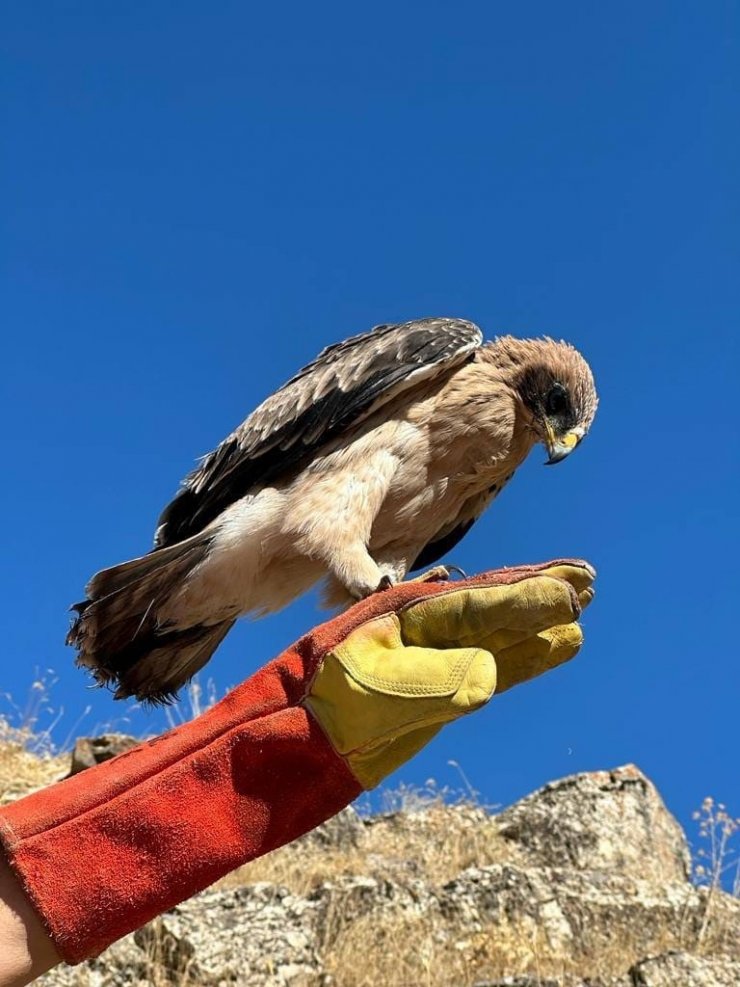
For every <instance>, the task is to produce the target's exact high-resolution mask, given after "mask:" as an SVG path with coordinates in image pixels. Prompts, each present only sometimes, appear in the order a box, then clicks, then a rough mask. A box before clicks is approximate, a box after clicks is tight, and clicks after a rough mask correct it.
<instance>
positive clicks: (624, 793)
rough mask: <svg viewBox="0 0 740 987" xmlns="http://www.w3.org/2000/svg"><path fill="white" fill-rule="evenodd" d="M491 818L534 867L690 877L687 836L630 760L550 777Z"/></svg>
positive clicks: (649, 877)
mask: <svg viewBox="0 0 740 987" xmlns="http://www.w3.org/2000/svg"><path fill="white" fill-rule="evenodd" d="M497 819H498V824H499V832H500V833H501V835H502V836H503V837H504V838H506V839H508V840H510V841H511V842H512V843H515V844H516V845H517V846H518V847H519V848H520V849H522V850H524V852H525V854H526V855H527V857H528V860H529V862H530V863H531V864H532V865H533V866H544V867H556V868H577V869H579V870H611V871H616V872H618V873H620V874H621V875H622V876H624V877H627V876H633V877H635V878H638V879H641V880H649V881H656V882H660V881H678V882H683V881H685V880H687V878H688V876H689V872H690V865H691V861H690V856H689V852H688V846H687V843H686V837H685V836H684V834H683V831H682V829H681V827H680V826H679V824H678V822H677V821H676V820H675V819H674V817H673V816H672V815H671V814H670V813H669V812H668V810H667V809H666V807H665V805H664V804H663V801H662V799H661V798H660V796H659V794H658V792H657V790H656V789H655V786H654V785H653V784H652V782H650V781H649V780H648V779H647V778H646V777H645V775H644V774H643V773H642V772H641V771H640V770H639V768H637V767H635V766H634V765H633V764H630V765H627V766H625V767H621V768H616V769H615V770H614V771H591V772H588V773H586V774H579V775H571V776H570V777H568V778H563V779H561V780H560V781H556V782H552V783H551V784H549V785H545V786H544V788H540V789H539V790H538V791H536V792H534V793H533V794H532V795H529V796H527V797H526V798H524V799H522V800H521V801H520V802H517V803H516V804H515V805H513V806H512V807H511V808H510V809H507V810H506V811H504V812H502V813H501V814H500V815H499V816H498V817H497Z"/></svg>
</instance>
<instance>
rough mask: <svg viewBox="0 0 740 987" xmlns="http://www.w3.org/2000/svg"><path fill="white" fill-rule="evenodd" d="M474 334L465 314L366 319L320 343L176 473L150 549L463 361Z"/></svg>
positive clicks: (474, 345)
mask: <svg viewBox="0 0 740 987" xmlns="http://www.w3.org/2000/svg"><path fill="white" fill-rule="evenodd" d="M482 341H483V335H482V333H481V331H480V329H478V327H477V326H475V325H474V324H473V323H472V322H467V321H465V320H464V319H446V318H434V319H419V320H416V321H414V322H404V323H399V324H393V325H391V324H389V325H381V326H376V327H375V329H372V330H371V331H370V332H366V333H362V334H361V335H358V336H353V337H351V338H350V339H346V340H344V341H343V342H341V343H335V344H333V345H332V346H328V347H327V348H326V349H324V350H323V351H322V352H321V353H320V354H319V356H318V357H317V358H316V359H315V360H314V361H313V362H311V363H309V364H308V365H307V366H305V367H303V369H302V370H299V371H298V373H297V374H295V376H294V377H292V378H291V379H290V380H289V381H288V382H287V383H286V384H284V385H283V386H282V387H281V388H280V389H279V390H278V391H276V392H275V393H274V394H272V395H271V396H270V397H268V398H267V400H265V401H263V402H262V404H261V405H259V407H258V408H256V409H255V411H253V412H252V414H251V415H250V416H249V417H248V418H247V419H246V420H245V421H244V422H243V423H242V424H241V425H240V426H239V427H238V428H237V429H236V430H235V431H234V432H232V434H231V435H229V436H228V437H227V438H226V439H224V441H223V442H222V443H221V445H219V446H218V448H217V449H215V450H214V451H213V452H212V453H210V454H209V455H208V456H206V457H205V458H204V459H203V461H202V462H201V464H200V466H198V468H197V469H196V470H194V472H193V473H191V474H190V476H188V477H187V478H186V480H185V482H184V484H183V486H182V488H181V490H180V491H179V493H178V494H177V496H176V497H175V498H174V500H173V501H172V502H171V503H170V504H169V505H168V506H167V507H166V508H165V509H164V511H163V513H162V515H161V517H160V519H159V524H158V527H157V533H156V535H155V541H154V547H155V549H159V548H164V547H166V546H167V545H172V544H174V543H175V542H178V541H182V539H184V538H188V537H190V536H191V535H194V534H196V533H197V532H198V531H201V530H202V529H203V528H204V527H205V526H206V525H207V524H209V523H210V522H211V521H212V520H214V518H216V517H218V515H219V514H220V513H221V512H222V511H223V510H224V509H225V508H226V507H228V506H229V504H232V503H234V502H235V501H237V500H240V499H241V498H242V497H244V496H245V494H247V493H248V492H249V490H250V489H251V488H252V487H254V486H256V485H258V484H265V483H269V482H270V481H272V480H273V479H275V478H276V477H277V476H279V475H284V474H286V473H289V472H290V471H292V470H295V469H298V468H300V467H301V466H303V465H305V464H306V463H307V462H309V461H310V460H311V458H312V457H313V456H315V455H316V453H317V452H318V451H319V450H320V449H321V448H322V447H323V446H324V445H325V444H326V443H328V442H330V441H331V440H333V439H335V438H336V437H337V436H338V435H340V434H341V433H342V432H344V431H346V430H347V429H348V428H350V427H352V426H354V425H356V424H358V423H359V422H361V421H362V420H363V419H364V418H366V417H367V416H368V415H370V414H372V413H373V412H375V411H376V410H377V409H378V408H380V407H382V405H384V404H386V403H387V402H388V401H391V400H392V399H394V398H395V397H397V396H398V395H399V394H402V393H403V392H404V391H405V390H407V389H408V388H410V387H413V386H415V385H416V384H418V383H420V382H422V381H423V380H427V379H430V378H432V377H434V376H435V375H437V374H440V373H444V372H445V371H447V370H450V369H453V368H454V367H457V366H459V365H460V364H461V363H464V362H465V361H466V360H467V359H469V357H470V356H471V354H472V353H473V352H474V351H475V350H476V349H478V348H479V347H480V345H481V343H482Z"/></svg>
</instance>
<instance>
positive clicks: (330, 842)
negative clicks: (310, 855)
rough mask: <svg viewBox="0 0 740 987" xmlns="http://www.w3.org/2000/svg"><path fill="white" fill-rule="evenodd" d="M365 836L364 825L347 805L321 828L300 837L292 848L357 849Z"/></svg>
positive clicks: (356, 813) (318, 827)
mask: <svg viewBox="0 0 740 987" xmlns="http://www.w3.org/2000/svg"><path fill="white" fill-rule="evenodd" d="M365 835H366V834H365V824H364V823H363V821H362V819H361V817H360V815H359V813H358V812H357V811H356V810H355V809H353V808H352V806H351V805H348V806H347V808H346V809H342V811H341V812H338V813H337V814H336V816H333V817H332V818H331V819H328V820H327V821H326V822H325V823H323V824H322V825H321V826H317V827H316V829H314V830H311V832H310V833H306V835H305V836H302V837H300V839H298V840H296V841H295V842H294V844H293V846H294V847H299V846H306V845H308V846H316V847H336V848H340V849H341V848H348V847H358V846H359V845H360V844H361V843H362V842H363V840H364V839H365Z"/></svg>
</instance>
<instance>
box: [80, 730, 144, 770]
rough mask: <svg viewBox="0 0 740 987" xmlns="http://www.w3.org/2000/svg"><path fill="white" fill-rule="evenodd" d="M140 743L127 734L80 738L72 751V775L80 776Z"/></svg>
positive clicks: (106, 734)
mask: <svg viewBox="0 0 740 987" xmlns="http://www.w3.org/2000/svg"><path fill="white" fill-rule="evenodd" d="M139 743H140V741H139V740H137V739H136V737H130V736H129V735H128V734H125V733H104V734H101V735H100V736H99V737H79V738H78V740H77V742H76V743H75V746H74V750H73V751H72V763H71V765H70V768H69V774H70V775H76V774H79V772H80V771H85V770H87V768H92V767H94V766H95V765H96V764H102V763H103V761H110V759H111V758H112V757H116V756H117V755H118V754H123V753H124V752H125V751H129V750H131V748H132V747H136V746H137V745H138V744H139Z"/></svg>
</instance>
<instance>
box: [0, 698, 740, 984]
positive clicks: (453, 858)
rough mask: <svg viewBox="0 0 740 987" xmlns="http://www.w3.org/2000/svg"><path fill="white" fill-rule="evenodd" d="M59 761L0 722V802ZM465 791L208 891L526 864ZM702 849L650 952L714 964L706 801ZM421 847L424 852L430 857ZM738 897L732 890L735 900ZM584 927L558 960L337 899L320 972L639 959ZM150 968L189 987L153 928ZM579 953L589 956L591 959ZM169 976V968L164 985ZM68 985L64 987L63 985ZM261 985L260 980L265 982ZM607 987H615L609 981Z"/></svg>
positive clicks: (81, 978) (418, 915)
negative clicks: (683, 904) (690, 914)
mask: <svg viewBox="0 0 740 987" xmlns="http://www.w3.org/2000/svg"><path fill="white" fill-rule="evenodd" d="M68 761H69V758H68V755H58V754H54V753H53V752H52V751H51V750H50V747H49V744H48V743H47V742H46V741H45V740H44V739H43V738H41V739H39V737H38V735H35V734H34V733H33V731H32V730H30V729H29V728H15V727H12V726H11V725H9V724H8V722H7V721H6V720H4V719H2V718H1V717H0V803H1V802H7V801H10V800H12V799H14V798H17V797H19V796H21V795H22V794H24V793H25V792H28V791H30V790H33V789H36V788H39V787H42V786H44V785H47V784H50V783H51V782H53V781H55V780H57V779H58V778H60V777H62V776H63V775H64V774H65V773H66V770H67V767H68ZM473 798H474V793H472V792H469V793H468V795H467V797H466V798H463V799H459V800H458V804H457V805H456V806H455V807H454V808H451V807H450V805H449V793H447V792H439V791H436V790H435V789H434V788H433V787H432V788H431V789H429V790H428V791H425V792H418V791H413V790H409V789H401V790H400V791H399V792H397V793H395V797H394V804H393V806H392V808H393V809H394V810H398V809H401V810H404V811H402V812H398V811H394V812H387V813H380V814H378V815H377V816H375V817H373V819H372V821H369V822H368V823H366V825H365V827H364V835H363V837H362V839H361V841H360V842H359V843H358V845H357V846H356V847H353V846H352V845H347V844H346V843H343V844H342V845H341V846H334V845H328V846H323V845H319V844H318V843H314V842H312V841H311V838H310V837H309V838H307V840H306V841H304V842H302V843H301V844H300V845H298V846H288V847H285V848H282V849H280V850H277V851H275V852H274V853H272V854H269V855H267V856H265V857H263V858H261V859H259V860H257V861H254V862H253V863H251V864H248V865H246V866H245V867H242V868H240V869H239V870H238V871H235V872H234V873H233V874H231V875H229V876H228V877H226V878H224V879H223V880H222V881H221V882H220V884H219V885H217V887H219V888H221V889H228V888H233V887H241V886H244V885H251V884H255V883H257V882H269V883H271V884H277V885H280V886H283V887H287V888H288V889H289V890H290V891H291V892H292V893H293V894H295V895H299V896H307V895H309V894H310V893H311V891H312V890H313V889H314V888H316V887H318V886H319V885H322V884H325V883H326V882H335V881H337V880H338V879H339V878H341V877H343V876H356V875H363V876H365V877H369V878H376V879H377V880H379V881H383V880H388V879H390V880H400V881H401V882H403V881H406V882H408V881H412V882H413V880H415V879H419V880H420V881H422V882H423V883H424V884H425V885H427V886H430V887H439V886H441V885H443V884H445V882H447V881H450V880H451V879H453V878H455V877H457V876H458V875H459V874H460V873H461V872H463V871H464V870H465V869H466V868H469V867H472V866H475V867H485V866H486V865H491V864H503V863H506V864H510V865H515V866H516V865H517V864H521V865H522V866H524V865H525V862H524V861H521V860H519V859H518V858H517V850H516V848H515V847H513V846H512V844H511V843H510V842H507V841H505V840H504V839H503V838H502V837H501V836H500V835H499V832H498V829H497V826H496V823H495V820H494V818H493V817H492V816H491V814H490V813H489V812H487V811H486V810H485V809H484V808H482V807H480V806H479V805H476V804H474V801H473V800H472V799H473ZM697 823H698V826H699V834H698V835H699V838H700V844H701V845H700V847H699V849H698V852H697V863H696V868H695V882H696V883H697V884H699V885H703V886H704V887H705V888H706V889H707V898H706V909H705V912H704V916H703V920H702V921H701V922H700V924H699V926H698V927H697V923H696V921H695V920H694V921H693V922H686V923H685V924H683V925H682V926H681V927H676V928H671V927H666V928H665V929H663V930H662V931H661V932H659V933H658V934H657V935H656V937H655V941H654V943H653V947H654V953H656V954H657V953H660V952H664V951H668V950H688V951H692V952H694V953H704V954H708V955H713V954H714V953H715V951H716V952H718V953H720V954H721V953H722V952H724V951H725V949H724V947H723V945H722V943H723V941H724V940H725V939H726V938H727V935H728V934H729V935H732V931H731V930H730V931H729V932H728V929H727V928H725V927H724V925H723V921H724V919H723V916H722V912H721V908H718V907H717V902H716V899H717V898H721V897H722V896H721V895H719V893H718V892H719V888H720V886H721V882H724V886H725V887H726V886H727V875H728V867H734V868H735V873H736V874H737V858H736V857H735V858H733V841H734V838H735V837H736V835H737V832H738V821H737V820H734V819H732V818H731V817H730V816H729V814H728V813H727V811H726V809H725V807H724V806H722V805H718V804H716V803H714V802H713V801H712V800H706V801H705V803H704V804H703V806H702V808H701V810H700V812H699V813H698V814H697ZM430 849H431V851H432V852H430ZM737 891H738V887H737V884H736V886H735V893H737ZM587 922H588V919H587V918H585V917H584V929H583V943H582V944H583V947H584V949H583V952H582V953H580V954H579V955H571V956H565V957H564V956H563V955H562V953H560V954H557V953H555V952H554V951H553V949H552V948H551V947H550V946H549V945H548V941H547V938H546V936H545V935H544V933H543V930H542V929H541V928H539V927H538V925H537V923H536V922H535V921H534V920H532V919H531V918H527V917H526V916H524V917H523V916H521V915H520V916H518V917H515V918H512V917H507V916H506V915H502V916H501V918H500V920H498V921H497V923H496V925H495V927H493V926H490V927H486V928H483V929H480V928H475V927H474V926H472V927H466V925H465V923H464V922H462V921H458V922H456V923H455V922H453V923H448V925H447V927H446V931H444V932H442V931H441V926H440V922H439V918H438V916H435V915H434V914H433V913H432V912H429V911H425V910H424V909H420V910H418V911H414V910H413V909H411V910H409V909H404V908H396V907H391V908H387V909H382V910H380V911H378V910H376V911H374V912H373V913H371V914H353V909H352V908H351V907H350V908H348V909H345V908H344V907H343V903H342V899H341V896H339V897H337V899H336V901H335V902H333V910H332V911H331V913H330V914H329V915H328V916H327V918H326V923H325V924H326V928H327V929H328V930H329V931H328V932H327V934H326V944H325V948H324V950H323V962H324V968H325V970H326V972H327V973H328V974H331V975H332V976H333V978H334V979H333V981H332V982H333V983H335V984H336V985H337V987H377V985H379V984H382V985H384V987H411V985H413V987H427V985H428V987H432V985H453V984H454V985H460V987H466V985H473V984H475V983H480V982H484V981H485V980H486V979H495V978H497V977H503V976H506V975H510V974H511V973H512V971H516V972H517V973H518V974H523V975H525V974H526V975H530V976H533V977H537V978H542V979H547V978H554V979H555V980H557V981H558V982H559V983H560V984H563V985H566V984H571V983H572V984H576V983H578V984H582V983H583V982H584V977H590V978H591V980H592V982H593V983H601V984H608V983H609V982H610V978H616V977H618V976H622V975H624V973H625V970H626V969H627V967H628V965H629V963H630V962H634V961H636V960H638V959H641V958H642V956H641V955H640V950H639V949H638V948H637V947H636V946H635V945H634V944H632V943H630V942H629V941H628V940H627V939H626V938H625V937H624V936H620V937H619V939H618V941H617V940H615V941H614V942H613V943H611V944H607V945H606V946H605V945H604V943H603V942H602V943H601V944H600V946H599V948H598V955H597V956H595V955H594V953H593V950H592V949H591V945H590V932H589V929H588V928H587ZM139 941H140V942H141V944H142V945H145V948H146V952H147V954H148V961H146V963H145V974H144V979H143V980H140V981H139V982H140V983H147V984H151V985H153V987H165V985H166V987H174V985H175V984H176V985H177V987H186V985H190V984H191V983H194V981H193V979H192V977H191V974H190V968H191V966H192V957H183V959H182V962H181V963H178V962H175V961H174V960H173V948H175V949H176V944H175V946H174V947H173V944H172V942H171V941H170V940H168V938H167V936H166V935H163V934H162V928H161V926H158V925H157V924H156V923H155V924H153V925H152V926H150V927H149V929H148V931H147V932H146V933H145V934H144V937H143V938H142V939H140V940H139ZM589 950H591V951H590V952H589ZM173 968H177V969H178V970H179V972H178V974H177V975H176V976H175V977H174V978H173ZM75 977H76V978H77V979H75V981H74V983H75V984H77V985H79V987H87V985H92V984H93V983H100V980H99V978H98V975H97V974H92V973H91V972H90V971H85V970H84V969H79V972H78V973H76V974H75ZM66 982H69V981H66ZM266 982H269V981H266ZM615 982H616V981H615Z"/></svg>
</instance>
